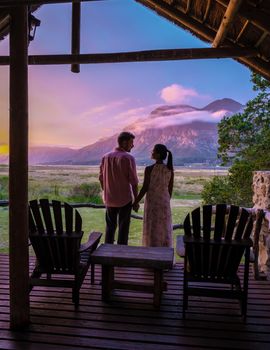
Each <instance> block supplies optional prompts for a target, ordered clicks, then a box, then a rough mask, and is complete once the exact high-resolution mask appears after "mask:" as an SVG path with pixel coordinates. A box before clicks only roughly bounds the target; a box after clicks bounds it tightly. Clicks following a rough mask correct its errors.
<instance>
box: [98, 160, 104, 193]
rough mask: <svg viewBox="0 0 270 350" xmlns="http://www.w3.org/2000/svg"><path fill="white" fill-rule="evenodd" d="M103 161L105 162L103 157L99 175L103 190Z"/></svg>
mask: <svg viewBox="0 0 270 350" xmlns="http://www.w3.org/2000/svg"><path fill="white" fill-rule="evenodd" d="M103 163H104V158H102V161H101V164H100V167H99V177H98V179H99V182H100V186H101V188H102V190H103V167H104V164H103Z"/></svg>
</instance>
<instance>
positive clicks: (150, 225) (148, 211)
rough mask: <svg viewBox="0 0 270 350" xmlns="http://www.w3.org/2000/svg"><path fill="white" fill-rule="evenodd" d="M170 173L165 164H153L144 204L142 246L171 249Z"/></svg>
mask: <svg viewBox="0 0 270 350" xmlns="http://www.w3.org/2000/svg"><path fill="white" fill-rule="evenodd" d="M171 175H172V174H171V171H170V170H169V169H168V168H167V166H166V165H165V164H155V165H154V167H153V169H152V172H151V177H150V184H149V188H148V191H147V193H146V198H145V202H144V219H143V245H144V246H147V247H172V246H173V242H172V241H173V240H172V215H171V207H170V195H169V191H168V186H169V182H170V179H171Z"/></svg>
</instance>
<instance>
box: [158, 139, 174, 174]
mask: <svg viewBox="0 0 270 350" xmlns="http://www.w3.org/2000/svg"><path fill="white" fill-rule="evenodd" d="M154 149H155V151H156V152H157V153H158V154H159V155H160V159H161V160H165V159H166V158H167V155H168V159H167V168H168V169H170V170H173V158H172V152H171V151H169V150H168V148H167V147H166V146H165V145H162V144H161V143H158V144H156V145H155V146H154Z"/></svg>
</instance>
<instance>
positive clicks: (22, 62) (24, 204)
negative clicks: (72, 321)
mask: <svg viewBox="0 0 270 350" xmlns="http://www.w3.org/2000/svg"><path fill="white" fill-rule="evenodd" d="M27 75H28V9H27V6H18V7H16V8H15V7H14V8H12V11H11V23H10V135H9V137H10V164H9V265H10V327H11V328H12V329H17V328H22V327H24V326H26V325H27V324H28V323H29V318H30V316H29V315H30V310H29V256H28V76H27Z"/></svg>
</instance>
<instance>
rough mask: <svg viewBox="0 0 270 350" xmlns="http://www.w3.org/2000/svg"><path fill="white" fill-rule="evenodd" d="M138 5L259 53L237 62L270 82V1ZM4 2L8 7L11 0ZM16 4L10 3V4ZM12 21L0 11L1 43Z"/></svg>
mask: <svg viewBox="0 0 270 350" xmlns="http://www.w3.org/2000/svg"><path fill="white" fill-rule="evenodd" d="M40 1H42V0H40ZM108 1H109V0H108ZM136 1H137V2H138V3H140V4H142V5H145V6H147V7H148V8H150V9H152V10H154V11H155V12H156V13H158V14H159V15H160V16H162V17H165V18H167V19H168V20H170V21H171V22H173V23H175V24H176V25H178V26H180V27H182V28H184V29H185V30H188V31H189V32H191V33H192V34H193V35H195V36H197V37H198V38H200V39H202V40H204V41H206V42H209V43H212V44H213V46H215V47H220V48H225V47H226V48H240V49H241V48H244V49H247V48H253V49H256V53H255V56H254V57H239V58H235V59H236V60H237V61H239V62H240V63H242V64H244V65H246V66H248V67H249V68H250V69H252V70H253V71H254V72H256V73H259V74H261V75H262V76H264V77H265V78H266V79H268V80H270V62H269V60H270V1H269V0H244V1H241V0H136ZM1 2H2V3H9V1H8V0H4V1H2V0H1ZM15 2H16V1H15V0H10V3H13V4H14V3H15ZM22 2H27V0H23V1H22ZM28 2H29V3H32V4H34V5H33V6H32V7H31V11H34V10H35V9H36V8H37V6H36V4H37V0H28ZM47 2H48V1H47ZM55 2H61V1H57V0H56V1H55ZM44 3H46V0H44ZM239 4H240V5H239ZM0 6H1V3H0ZM9 21H10V16H9V8H8V7H3V8H2V9H1V7H0V39H2V38H3V37H4V36H5V35H7V34H8V31H9ZM224 28H225V29H224ZM220 37H222V39H220ZM205 58H207V57H205Z"/></svg>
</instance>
